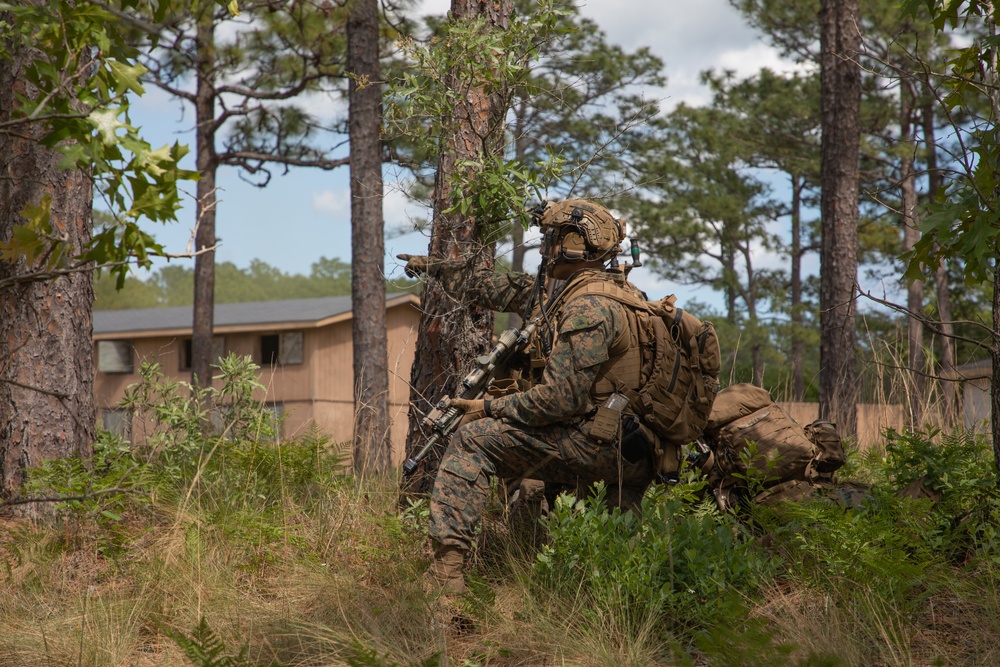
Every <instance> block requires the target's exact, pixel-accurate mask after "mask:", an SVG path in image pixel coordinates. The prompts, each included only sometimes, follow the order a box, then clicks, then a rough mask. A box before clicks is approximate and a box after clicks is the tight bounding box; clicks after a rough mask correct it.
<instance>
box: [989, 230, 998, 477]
mask: <svg viewBox="0 0 1000 667" xmlns="http://www.w3.org/2000/svg"><path fill="white" fill-rule="evenodd" d="M996 250H997V252H1000V248H997V249H996ZM990 360H991V362H992V364H993V369H992V372H991V373H990V375H991V378H990V383H991V384H990V433H991V434H992V438H993V466H994V469H995V470H996V473H997V486H1000V437H998V435H997V434H998V433H1000V262H997V263H996V265H995V266H994V267H993V341H992V345H990Z"/></svg>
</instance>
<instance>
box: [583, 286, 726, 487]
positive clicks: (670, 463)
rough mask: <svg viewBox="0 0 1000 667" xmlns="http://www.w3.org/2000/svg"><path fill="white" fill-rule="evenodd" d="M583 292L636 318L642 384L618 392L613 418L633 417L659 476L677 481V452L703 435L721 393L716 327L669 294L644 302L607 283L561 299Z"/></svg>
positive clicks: (678, 463) (621, 288) (630, 292)
mask: <svg viewBox="0 0 1000 667" xmlns="http://www.w3.org/2000/svg"><path fill="white" fill-rule="evenodd" d="M585 294H600V295H603V296H606V297H609V298H611V299H614V300H616V301H618V302H619V303H621V304H623V305H625V306H627V307H628V308H629V309H630V310H631V311H632V313H633V314H634V316H635V324H636V327H635V328H636V329H637V332H636V333H637V338H638V340H637V343H638V347H639V350H640V351H641V357H642V361H641V363H642V368H641V372H640V374H639V377H640V384H639V388H638V389H637V390H633V389H628V388H625V387H619V388H617V391H619V392H620V393H621V394H622V395H624V396H625V398H626V399H627V401H628V402H627V404H626V405H625V406H623V407H619V408H617V413H616V415H615V417H614V419H615V420H618V419H619V418H620V416H621V413H622V410H623V409H625V410H627V411H628V412H630V413H632V414H634V415H635V416H636V418H637V419H638V424H633V425H632V426H633V428H637V429H638V431H639V432H640V433H641V435H642V437H643V439H645V441H646V442H647V443H648V445H650V446H651V447H652V449H653V453H654V455H655V465H656V473H657V475H658V476H659V477H660V478H661V479H666V480H674V481H675V480H676V478H677V471H678V470H679V469H680V460H681V448H682V447H683V446H684V445H686V444H688V443H690V442H693V441H694V440H696V439H697V438H698V437H699V436H700V435H701V433H702V431H703V430H704V428H705V425H706V423H707V422H708V419H709V416H710V414H711V413H712V404H713V402H714V401H715V396H716V394H717V393H718V390H719V370H720V368H721V366H722V355H721V352H720V350H719V339H718V337H717V336H716V333H715V327H714V326H713V325H712V323H711V322H702V321H701V320H699V319H698V318H697V317H695V316H694V315H691V314H690V313H688V312H686V311H684V310H683V309H682V308H678V307H676V306H675V305H674V304H675V301H676V299H675V297H674V296H673V295H670V296H667V297H664V298H663V299H660V300H659V301H647V300H645V299H643V298H641V297H640V296H639V295H638V294H636V293H635V292H633V291H631V290H629V289H627V288H625V287H624V286H622V285H619V284H617V283H615V282H613V281H611V280H607V279H603V280H593V281H588V282H584V283H583V284H582V285H580V286H579V287H576V286H574V289H573V290H572V294H568V295H566V296H565V301H569V300H571V299H575V298H578V297H580V296H583V295H585ZM599 418H600V415H598V419H599ZM616 425H617V424H616ZM625 430H626V431H628V428H626V429H625Z"/></svg>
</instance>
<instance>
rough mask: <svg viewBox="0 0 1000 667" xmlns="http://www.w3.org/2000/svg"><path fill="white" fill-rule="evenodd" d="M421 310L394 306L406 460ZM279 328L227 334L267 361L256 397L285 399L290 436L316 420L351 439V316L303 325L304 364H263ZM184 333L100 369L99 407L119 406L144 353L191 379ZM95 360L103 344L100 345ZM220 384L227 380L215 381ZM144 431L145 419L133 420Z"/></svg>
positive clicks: (397, 455) (397, 426) (394, 373)
mask: <svg viewBox="0 0 1000 667" xmlns="http://www.w3.org/2000/svg"><path fill="white" fill-rule="evenodd" d="M419 317H420V314H419V311H418V310H417V308H415V307H414V306H412V305H409V304H405V305H401V306H397V307H394V308H391V309H389V311H388V312H387V334H388V344H389V400H390V417H391V418H392V427H391V432H390V438H391V440H392V443H393V454H394V456H393V459H394V462H395V463H401V462H402V459H403V451H404V443H405V439H406V431H407V418H408V417H407V415H408V410H407V407H408V403H409V398H410V391H409V379H410V367H411V366H412V364H413V356H414V350H415V343H416V335H417V333H416V332H417V326H418V322H419ZM272 333H279V332H278V331H271V330H264V329H262V330H260V331H254V332H250V333H231V334H225V351H226V353H227V354H228V353H230V352H233V353H235V354H237V355H241V356H243V355H250V356H251V358H252V359H253V360H254V362H255V363H257V364H258V365H261V366H263V368H261V370H260V371H259V372H258V378H259V381H260V382H261V384H263V385H264V387H265V389H264V390H262V391H260V392H257V395H256V396H255V398H257V399H258V400H261V401H264V402H266V403H280V404H281V405H282V411H283V414H284V418H285V423H284V432H283V434H282V435H283V437H285V438H291V437H295V436H297V435H301V434H303V433H305V432H306V430H307V429H308V427H309V425H310V424H311V423H312V422H315V423H316V424H317V425H318V426H319V427H320V429H321V430H323V431H324V432H325V433H327V434H328V435H329V436H330V437H331V439H332V440H333V441H334V442H337V443H344V442H347V443H349V442H350V440H351V438H352V434H353V428H354V397H353V386H354V383H353V375H354V373H353V355H352V348H353V346H352V341H351V337H352V334H351V320H350V319H348V320H345V321H341V322H337V323H334V324H331V325H329V326H325V327H321V328H314V329H304V330H303V334H304V335H303V357H302V363H301V364H291V365H278V366H274V367H272V366H270V365H263V364H261V350H260V337H261V336H262V335H267V334H272ZM184 340H185V338H184V337H167V336H162V337H150V338H133V339H131V342H132V347H133V349H134V355H133V372H132V373H105V372H100V371H98V372H97V375H96V378H95V382H94V395H95V401H96V404H97V407H98V410H99V411H101V410H109V409H114V408H115V407H116V405H117V404H118V403H119V402H120V401H121V400H122V398H123V397H124V394H125V389H126V388H127V387H128V386H129V385H131V384H134V383H136V382H138V381H139V374H138V373H139V365H140V363H141V361H142V360H143V359H146V360H152V359H154V358H155V359H156V361H158V362H159V363H160V364H161V365H162V367H163V372H164V374H165V375H166V376H167V377H171V378H173V379H176V380H182V381H185V382H188V381H190V371H188V370H183V371H182V370H180V353H179V351H180V349H181V345H182V343H183V341H184ZM94 355H95V368H96V363H97V345H96V344H95V346H94ZM213 384H214V386H216V387H220V386H221V383H220V382H219V381H215V382H214V383H213ZM134 426H135V428H134V431H135V433H136V434H137V435H138V434H139V433H140V432H142V431H143V428H142V425H139V424H136V425H134Z"/></svg>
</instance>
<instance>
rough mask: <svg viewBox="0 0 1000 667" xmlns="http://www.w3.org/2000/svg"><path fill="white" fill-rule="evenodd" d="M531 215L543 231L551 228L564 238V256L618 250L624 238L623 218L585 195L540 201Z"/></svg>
mask: <svg viewBox="0 0 1000 667" xmlns="http://www.w3.org/2000/svg"><path fill="white" fill-rule="evenodd" d="M533 219H534V222H535V224H537V225H538V226H539V227H540V228H541V230H542V232H543V233H544V232H546V231H547V229H546V228H550V229H554V231H556V232H557V234H558V235H559V236H560V237H561V238H562V240H563V247H564V249H565V251H566V255H567V258H572V259H576V260H577V261H580V260H596V259H604V258H606V257H608V256H610V255H612V254H618V253H619V252H621V245H620V244H621V242H622V241H624V240H625V225H624V224H623V223H622V221H620V220H617V219H616V218H615V216H613V215H611V212H610V211H608V209H606V208H604V207H603V206H601V205H600V204H595V203H593V202H589V201H587V200H585V199H567V200H565V201H561V202H554V203H548V202H542V203H541V204H540V205H539V206H538V207H536V208H535V209H534V211H533ZM588 251H589V252H588ZM587 255H589V257H588V256H587Z"/></svg>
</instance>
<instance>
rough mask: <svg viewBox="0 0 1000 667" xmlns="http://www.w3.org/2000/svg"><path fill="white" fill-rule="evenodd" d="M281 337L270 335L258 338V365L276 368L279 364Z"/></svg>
mask: <svg viewBox="0 0 1000 667" xmlns="http://www.w3.org/2000/svg"><path fill="white" fill-rule="evenodd" d="M280 353H281V337H280V336H279V335H278V334H271V335H267V336H261V337H260V363H261V365H270V366H277V365H278V363H280V356H279V355H280Z"/></svg>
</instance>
